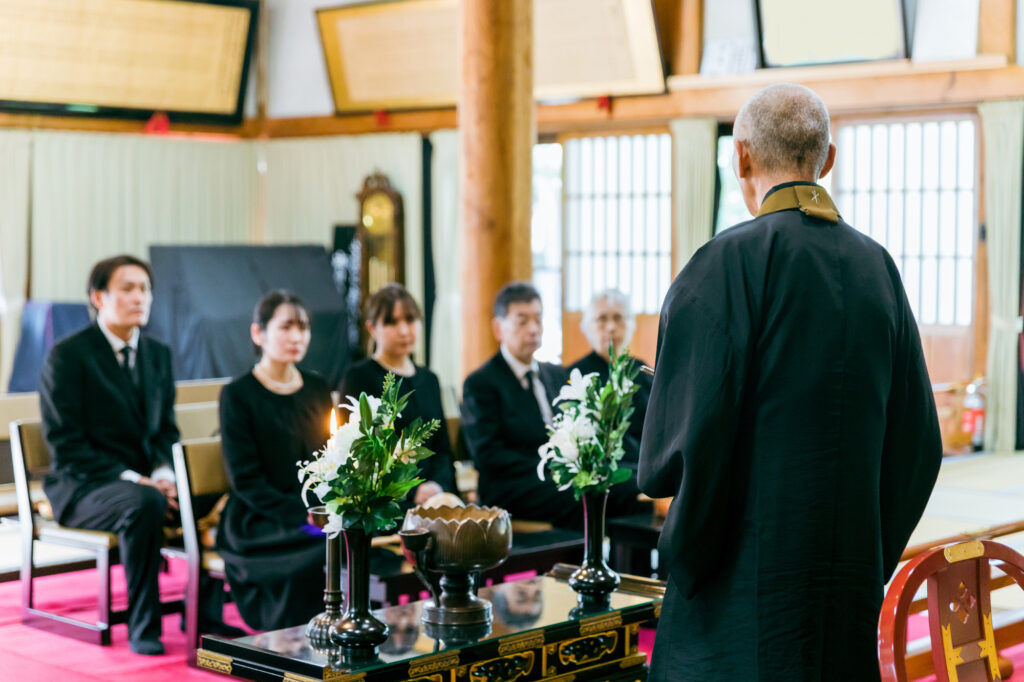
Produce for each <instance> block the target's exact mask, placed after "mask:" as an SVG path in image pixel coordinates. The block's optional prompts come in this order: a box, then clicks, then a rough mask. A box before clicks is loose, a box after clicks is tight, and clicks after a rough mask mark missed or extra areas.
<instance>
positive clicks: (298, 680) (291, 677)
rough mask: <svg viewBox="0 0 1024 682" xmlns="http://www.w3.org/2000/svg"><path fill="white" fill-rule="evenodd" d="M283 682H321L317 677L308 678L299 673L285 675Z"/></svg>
mask: <svg viewBox="0 0 1024 682" xmlns="http://www.w3.org/2000/svg"><path fill="white" fill-rule="evenodd" d="M281 680H282V682H319V681H318V680H317V679H316V678H315V677H307V676H306V675H299V674H298V673H285V674H284V677H283V678H281Z"/></svg>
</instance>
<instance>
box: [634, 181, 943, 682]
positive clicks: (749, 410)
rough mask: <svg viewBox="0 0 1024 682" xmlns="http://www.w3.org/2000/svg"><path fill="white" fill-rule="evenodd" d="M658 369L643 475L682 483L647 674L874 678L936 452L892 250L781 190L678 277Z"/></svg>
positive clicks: (665, 311)
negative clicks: (885, 620)
mask: <svg viewBox="0 0 1024 682" xmlns="http://www.w3.org/2000/svg"><path fill="white" fill-rule="evenodd" d="M774 192H782V193H783V194H779V196H778V197H775V198H774V199H773V193H774ZM656 367H657V374H656V376H655V377H654V385H653V390H652V393H651V401H650V404H649V406H648V410H647V419H646V422H645V428H644V437H643V445H642V448H641V453H640V468H639V478H640V487H641V489H643V490H644V491H645V492H647V493H648V494H650V495H651V496H653V497H664V496H668V495H675V496H676V497H675V500H674V502H673V504H672V507H671V510H670V512H669V515H668V518H667V520H666V522H665V526H664V530H663V533H662V537H661V543H660V545H659V548H658V549H659V552H660V555H661V558H662V561H664V562H665V564H666V565H667V566H668V567H669V572H670V579H669V584H668V590H667V592H666V595H665V604H664V608H663V611H662V614H661V619H660V622H659V625H658V634H657V639H656V641H655V645H654V653H653V658H652V670H651V679H652V680H677V679H680V677H679V674H680V671H686V675H685V679H687V680H721V679H724V678H728V679H736V680H785V681H786V682H799V681H801V680H823V679H829V678H830V677H831V678H835V679H843V680H858V681H867V680H878V679H879V670H878V662H877V645H876V637H877V622H878V613H879V608H880V606H881V602H882V596H883V594H882V593H883V586H884V585H885V583H886V581H887V580H888V579H889V578H890V576H891V575H892V574H893V571H894V570H895V569H896V565H897V562H898V561H899V558H900V554H901V553H902V551H903V549H904V547H905V545H906V543H907V540H908V539H909V538H910V534H911V532H912V531H913V529H914V527H915V526H916V524H917V522H918V520H919V519H920V516H921V514H922V513H923V511H924V507H925V504H926V502H927V500H928V497H929V495H930V494H931V490H932V487H933V485H934V482H935V479H936V476H937V473H938V469H939V463H940V461H941V458H942V447H941V441H940V438H939V429H938V422H937V419H936V413H935V404H934V401H933V398H932V390H931V385H930V383H929V380H928V372H927V370H926V368H925V363H924V357H923V355H922V352H921V342H920V337H919V335H918V330H917V325H916V324H915V322H914V317H913V314H912V312H911V309H910V305H909V304H908V302H907V298H906V295H905V293H904V291H903V285H902V283H901V281H900V275H899V272H898V271H897V269H896V266H895V265H894V264H893V261H892V259H891V258H890V257H889V255H888V253H886V251H885V249H883V248H882V247H881V246H879V245H878V244H877V243H875V242H873V241H872V240H871V239H869V238H868V237H866V236H864V235H863V234H861V233H860V232H858V231H857V230H855V229H853V228H852V227H850V226H849V225H848V224H846V223H845V222H844V221H842V220H841V219H840V218H839V216H838V212H837V211H836V210H835V207H834V205H833V204H832V202H831V200H830V199H829V197H828V194H827V193H826V192H825V190H824V189H822V188H821V187H819V186H817V185H811V184H810V183H787V184H785V185H780V186H779V187H776V188H775V189H773V190H772V192H771V193H769V195H768V197H767V198H766V200H765V204H764V205H763V207H762V214H761V215H759V216H758V217H757V218H755V219H754V220H751V221H749V222H746V223H743V224H740V225H738V226H736V227H733V228H731V229H729V230H727V231H726V232H723V233H721V234H719V235H718V236H717V237H715V238H714V239H712V240H711V241H710V242H709V243H708V244H706V245H705V246H704V247H702V248H701V249H700V250H699V251H698V252H697V253H696V254H695V255H694V257H693V259H692V260H691V261H690V262H689V264H688V265H687V266H686V267H685V269H684V270H683V271H682V273H681V274H680V275H679V276H678V277H677V278H676V280H675V282H674V283H673V284H672V287H671V288H670V289H669V292H668V295H667V297H666V299H665V303H664V305H663V307H662V311H661V326H660V329H659V334H658V355H657V365H656Z"/></svg>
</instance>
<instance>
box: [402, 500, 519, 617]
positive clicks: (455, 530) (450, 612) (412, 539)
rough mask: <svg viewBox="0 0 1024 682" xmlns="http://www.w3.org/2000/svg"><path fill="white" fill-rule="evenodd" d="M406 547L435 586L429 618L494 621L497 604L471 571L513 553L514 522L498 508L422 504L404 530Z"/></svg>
mask: <svg viewBox="0 0 1024 682" xmlns="http://www.w3.org/2000/svg"><path fill="white" fill-rule="evenodd" d="M399 535H400V536H401V538H402V549H403V552H404V554H405V556H406V558H407V559H408V560H409V562H410V563H412V565H413V567H414V568H415V569H416V573H417V575H419V577H420V579H421V580H422V581H423V582H424V583H425V584H426V586H427V587H428V588H429V589H430V593H431V595H432V596H433V598H434V603H433V604H432V605H427V606H426V607H424V609H423V620H424V622H427V623H435V624H439V625H471V624H479V623H485V622H490V620H491V604H490V602H487V601H485V600H483V599H479V598H478V597H477V596H476V594H475V590H474V589H473V580H472V579H471V578H470V574H475V573H479V572H481V571H486V570H487V569H490V568H494V567H495V566H497V565H499V564H500V563H502V562H503V561H505V559H506V558H507V557H508V552H509V549H510V548H511V547H512V522H511V520H510V519H509V516H508V512H507V511H505V510H504V509H499V508H497V507H478V506H476V505H469V506H467V507H434V508H424V507H416V508H415V509H411V510H409V512H408V513H407V514H406V516H405V522H404V523H403V524H402V530H401V531H399Z"/></svg>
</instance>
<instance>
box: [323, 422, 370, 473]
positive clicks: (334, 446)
mask: <svg viewBox="0 0 1024 682" xmlns="http://www.w3.org/2000/svg"><path fill="white" fill-rule="evenodd" d="M362 435H363V434H362V433H360V431H359V422H358V420H357V421H350V422H348V423H347V424H344V425H343V426H341V428H339V429H338V430H337V431H335V432H334V435H333V436H331V438H330V440H328V441H327V447H326V449H325V455H326V456H328V457H330V459H331V461H332V462H337V463H338V465H341V466H343V465H344V464H345V462H347V461H348V458H349V456H350V455H351V454H352V446H353V445H355V442H356V441H357V440H359V438H361V437H362Z"/></svg>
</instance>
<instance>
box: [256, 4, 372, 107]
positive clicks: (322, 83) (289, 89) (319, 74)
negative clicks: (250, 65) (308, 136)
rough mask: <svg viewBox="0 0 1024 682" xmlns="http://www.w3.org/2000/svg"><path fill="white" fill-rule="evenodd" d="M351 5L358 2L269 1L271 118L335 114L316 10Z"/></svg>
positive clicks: (268, 92)
mask: <svg viewBox="0 0 1024 682" xmlns="http://www.w3.org/2000/svg"><path fill="white" fill-rule="evenodd" d="M350 4H359V3H358V2H357V1H356V0H268V2H267V17H268V18H267V24H268V26H269V27H270V33H269V36H268V42H269V46H268V52H269V60H268V65H267V81H268V85H267V115H268V116H269V117H270V118H294V117H299V116H329V115H331V114H333V113H334V103H333V101H332V99H331V86H330V83H329V82H328V80H327V67H326V66H325V64H324V53H323V48H322V47H321V43H320V31H319V29H318V28H317V23H316V10H317V8H321V7H338V6H340V5H350Z"/></svg>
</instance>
